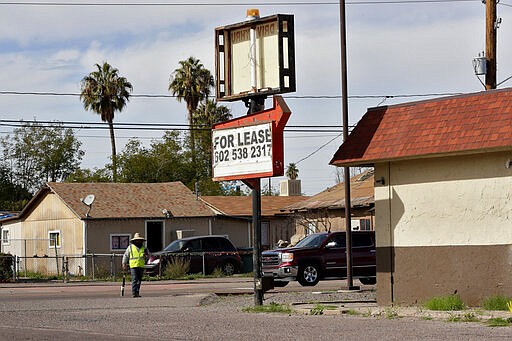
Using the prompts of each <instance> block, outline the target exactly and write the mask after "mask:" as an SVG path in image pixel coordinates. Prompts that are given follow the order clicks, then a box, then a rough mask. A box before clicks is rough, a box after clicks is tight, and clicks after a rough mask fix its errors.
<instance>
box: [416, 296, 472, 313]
mask: <svg viewBox="0 0 512 341" xmlns="http://www.w3.org/2000/svg"><path fill="white" fill-rule="evenodd" d="M424 307H425V308H427V309H429V310H439V311H451V310H464V309H466V305H465V304H464V302H462V300H461V299H460V297H459V295H449V296H444V297H433V298H431V299H430V300H428V301H427V302H426V303H425V304H424Z"/></svg>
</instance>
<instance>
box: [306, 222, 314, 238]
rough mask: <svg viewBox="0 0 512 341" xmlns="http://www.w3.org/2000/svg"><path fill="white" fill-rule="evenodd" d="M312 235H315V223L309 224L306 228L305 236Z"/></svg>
mask: <svg viewBox="0 0 512 341" xmlns="http://www.w3.org/2000/svg"><path fill="white" fill-rule="evenodd" d="M312 233H316V222H309V223H308V227H307V228H306V236H307V235H310V234H312Z"/></svg>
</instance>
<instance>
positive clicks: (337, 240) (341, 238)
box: [327, 233, 347, 247]
mask: <svg viewBox="0 0 512 341" xmlns="http://www.w3.org/2000/svg"><path fill="white" fill-rule="evenodd" d="M330 242H334V246H333V247H345V246H346V245H347V244H346V241H345V234H344V233H337V234H335V235H334V236H332V237H331V239H330V240H329V241H328V242H327V243H330Z"/></svg>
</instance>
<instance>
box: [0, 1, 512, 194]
mask: <svg viewBox="0 0 512 341" xmlns="http://www.w3.org/2000/svg"><path fill="white" fill-rule="evenodd" d="M232 2H234V3H240V1H235V0H233V1H232ZM251 3H254V2H253V1H251ZM256 7H257V6H256ZM295 7H296V8H294V7H292V6H274V7H272V6H261V7H260V12H261V14H262V16H266V15H270V14H275V13H287V14H294V16H295V44H296V51H295V54H296V75H297V93H295V94H291V95H299V96H307V95H337V94H340V91H341V90H340V83H341V80H340V78H341V75H340V70H339V68H340V47H339V32H340V28H339V22H338V16H339V8H338V6H333V5H317V6H295ZM245 9H246V8H245V7H244V6H160V7H159V6H148V7H145V6H123V7H120V6H112V7H108V6H101V7H99V6H98V7H94V6H91V7H52V6H47V7H36V6H4V5H0V84H2V85H1V86H0V87H1V89H0V90H1V91H6V90H16V91H60V92H75V93H76V92H78V91H79V85H80V80H81V79H82V78H83V77H84V76H85V75H86V74H88V73H89V72H91V71H92V70H93V65H94V64H95V63H101V62H103V61H108V62H109V63H111V64H112V65H113V66H114V67H116V68H118V69H119V71H120V74H121V75H123V76H125V77H127V78H128V80H129V81H130V82H132V84H133V86H134V93H136V94H167V93H168V92H167V88H168V82H169V75H170V74H171V72H172V71H173V70H174V69H176V68H177V67H178V62H179V60H183V59H185V58H187V57H189V56H195V57H197V58H199V59H200V60H201V61H202V62H203V64H204V65H205V66H206V67H207V68H209V69H210V70H213V66H214V65H213V64H214V46H213V43H214V42H213V39H214V28H215V27H218V26H223V25H227V24H232V23H236V22H239V21H243V20H244V16H245ZM499 9H500V12H499V15H500V16H502V17H503V23H502V25H501V28H500V29H499V32H498V79H499V80H502V79H504V78H506V77H508V76H510V75H512V65H510V63H509V62H508V61H509V60H512V47H511V46H510V44H507V43H506V42H507V41H508V40H509V39H510V36H511V35H512V29H511V27H512V25H511V24H510V18H511V15H512V11H510V10H509V9H508V8H504V7H500V8H499ZM484 17H485V13H484V9H483V6H482V5H481V4H480V3H475V4H473V3H464V4H456V5H455V4H429V5H395V6H392V5H371V6H370V5H367V6H363V5H357V6H356V5H348V6H347V25H348V26H347V47H348V58H349V59H348V67H349V70H348V75H349V95H368V94H371V95H394V94H409V93H426V92H429V93H431V92H452V91H464V92H467V91H479V90H481V85H480V84H479V82H478V80H477V79H476V78H475V76H474V75H473V73H472V69H471V60H472V58H473V57H475V56H476V55H477V53H478V52H479V51H481V50H482V49H483V47H484V46H485V41H484V32H485V26H484ZM381 100H382V99H351V100H350V101H349V113H350V121H351V123H355V122H357V121H358V120H359V118H360V117H361V116H362V114H363V113H364V112H365V111H366V108H367V107H371V106H375V105H377V104H378V103H379V102H381ZM409 100H410V99H403V98H400V99H387V100H386V102H385V104H392V103H397V102H404V101H409ZM287 103H288V105H289V106H290V108H291V109H292V117H291V118H290V121H289V123H288V124H289V125H319V124H322V125H332V126H339V125H340V124H341V100H340V99H288V100H287ZM223 104H225V105H227V106H228V107H230V108H232V109H233V114H234V116H241V115H244V114H245V112H246V108H245V107H244V106H243V104H241V103H239V102H234V103H223ZM0 115H2V117H3V118H6V119H20V118H23V119H32V118H33V117H34V116H37V119H39V120H55V119H57V120H66V121H89V122H98V121H99V118H98V117H97V115H96V114H93V113H90V112H85V111H84V109H83V108H82V105H81V103H80V101H79V99H78V98H77V97H64V96H59V97H48V96H7V95H0ZM116 121H117V122H141V123H146V122H150V123H152V122H162V123H163V122H166V123H185V122H186V109H185V104H184V103H179V102H177V101H176V100H175V99H173V98H165V99H144V98H132V99H131V101H130V102H129V103H128V106H127V107H126V109H125V110H124V111H123V112H122V113H119V114H117V115H116ZM0 131H2V132H6V131H7V128H6V127H0ZM116 134H117V136H118V149H119V150H121V149H122V147H123V145H124V143H125V142H126V137H130V136H133V135H137V136H144V137H159V136H156V134H155V133H154V132H143V131H141V132H134V131H116ZM78 135H80V136H83V138H82V139H83V141H84V147H85V148H86V156H85V158H84V163H83V166H85V167H90V168H92V167H94V166H97V167H102V166H103V165H104V164H105V163H106V162H107V161H108V157H109V155H110V146H109V142H108V133H107V132H106V131H86V130H82V131H79V132H78ZM297 135H298V136H299V137H297ZM311 135H312V134H311V133H310V134H308V133H300V134H292V133H285V137H286V140H285V146H286V151H285V163H286V164H287V163H289V162H296V161H298V160H300V159H301V158H303V157H305V156H306V155H308V154H309V153H311V152H313V151H315V150H316V149H317V148H318V147H320V146H321V145H322V144H324V143H326V142H327V141H328V140H330V139H331V138H332V134H330V135H329V134H327V135H328V136H317V137H313V136H311ZM315 135H321V134H318V133H315ZM91 136H103V138H99V137H91ZM292 136H294V137H292ZM339 144H340V140H339V141H336V142H333V143H331V144H330V145H329V146H327V147H325V148H324V149H322V151H320V152H319V153H317V154H315V155H314V156H312V157H310V158H308V159H307V160H305V161H303V162H301V163H300V164H299V170H300V178H302V180H303V190H304V191H305V192H306V193H308V194H314V193H316V192H317V191H319V190H323V189H325V188H326V187H327V186H331V185H333V184H334V179H335V175H334V170H333V168H332V167H330V166H328V165H327V163H328V162H329V160H330V159H331V157H332V154H333V153H334V151H335V150H336V149H337V147H338V146H339ZM106 146H107V147H106ZM278 180H279V179H276V180H275V181H273V182H274V183H277V181H278Z"/></svg>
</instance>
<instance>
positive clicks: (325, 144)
mask: <svg viewBox="0 0 512 341" xmlns="http://www.w3.org/2000/svg"><path fill="white" fill-rule="evenodd" d="M341 135H343V133H340V134H338V135H336V136H335V137H333V138H332V139H330V140H329V141H327V142H326V143H324V144H323V145H321V146H320V147H318V148H317V149H316V150H315V151H313V152H312V153H309V154H308V155H306V156H305V157H303V158H302V159H300V160H299V161H297V162H295V164H296V165H297V164H299V162H302V161H304V160H307V159H308V158H310V157H311V156H313V155H315V154H316V153H318V152H319V151H320V150H321V149H323V148H324V147H326V146H327V145H328V144H330V143H331V142H332V141H334V140H336V139H337V138H339V137H340V136H341Z"/></svg>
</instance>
